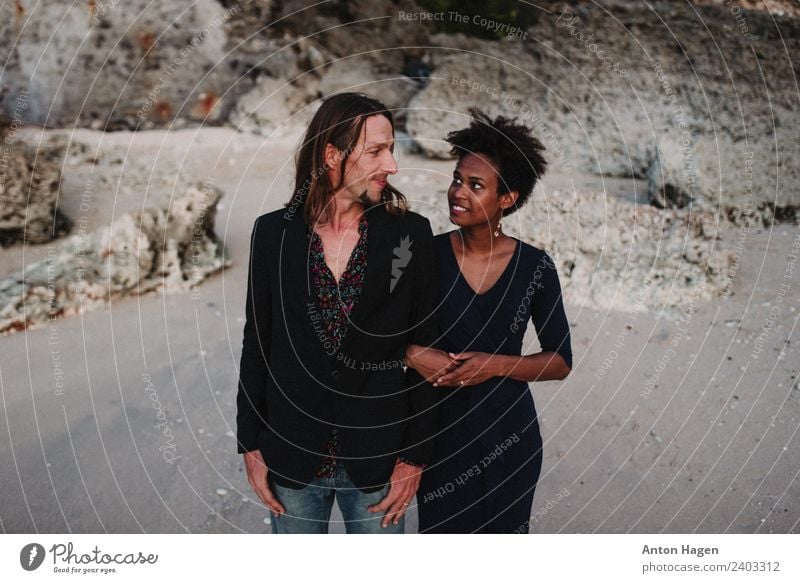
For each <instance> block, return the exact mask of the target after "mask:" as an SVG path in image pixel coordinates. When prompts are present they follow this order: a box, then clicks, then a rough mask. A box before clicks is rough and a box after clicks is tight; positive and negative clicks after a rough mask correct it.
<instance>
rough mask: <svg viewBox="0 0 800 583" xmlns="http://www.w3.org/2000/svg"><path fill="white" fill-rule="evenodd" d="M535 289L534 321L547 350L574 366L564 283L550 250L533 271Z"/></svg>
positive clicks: (541, 341)
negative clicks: (562, 283)
mask: <svg viewBox="0 0 800 583" xmlns="http://www.w3.org/2000/svg"><path fill="white" fill-rule="evenodd" d="M532 282H533V285H534V286H535V288H536V291H535V293H534V297H533V302H532V305H531V321H532V322H533V325H534V326H535V327H536V335H537V336H538V337H539V344H541V346H542V350H543V351H544V352H557V353H558V354H560V355H561V356H562V358H563V359H564V361H565V362H566V363H567V366H568V367H569V368H570V369H571V368H572V346H571V343H570V331H569V322H568V321H567V314H566V312H565V311H564V302H563V298H562V294H561V283H560V282H559V279H558V272H557V271H556V264H555V263H554V262H553V260H552V259H551V258H550V256H549V255H547V253H542V255H541V257H540V258H539V259H538V260H537V262H536V264H535V266H534V271H533V279H532Z"/></svg>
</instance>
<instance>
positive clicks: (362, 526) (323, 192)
mask: <svg viewBox="0 0 800 583" xmlns="http://www.w3.org/2000/svg"><path fill="white" fill-rule="evenodd" d="M393 149H394V124H393V120H392V115H391V113H390V112H389V111H387V110H386V107H385V106H383V105H382V104H381V103H379V102H377V101H375V100H373V99H371V98H369V97H366V96H364V95H361V94H355V93H344V94H339V95H335V96H332V97H330V98H328V99H327V100H325V101H324V102H323V103H322V105H321V106H320V108H319V110H318V111H317V113H316V114H315V116H314V118H313V120H312V121H311V124H310V125H309V128H308V130H307V132H306V134H305V138H304V141H303V144H302V146H301V148H300V151H299V152H298V156H297V173H296V179H295V188H294V193H293V196H292V198H291V200H290V201H289V202H288V203H287V205H286V207H287V208H286V209H281V210H278V211H275V212H271V213H267V214H265V215H262V216H260V217H258V219H257V220H256V222H255V225H254V227H253V232H252V238H251V254H250V272H249V277H248V289H247V304H246V323H245V326H244V339H243V342H242V358H241V371H240V379H239V392H238V396H237V405H238V414H237V425H238V436H237V437H238V451H239V453H243V454H244V462H245V466H246V468H247V477H248V480H249V482H250V485H251V486H252V488H253V489H254V490H255V492H256V493H257V494H258V496H259V498H260V499H261V500H262V502H264V504H265V505H266V506H267V507H268V508H269V509H270V511H271V514H272V524H273V532H277V533H284V532H286V533H289V532H293V533H294V532H304V533H308V532H327V528H328V520H329V518H330V513H331V508H332V505H333V500H334V498H335V499H336V500H337V501H338V503H339V507H340V509H341V511H342V515H343V517H344V520H345V526H346V529H347V532H349V533H355V532H403V526H404V517H405V512H406V510H407V509H408V507H409V505H410V504H411V502H412V500H413V498H414V495H415V493H416V491H417V488H418V486H419V482H420V476H421V472H422V469H423V467H424V464H425V463H427V462H428V461H429V460H430V459H431V457H432V453H433V443H432V438H433V435H434V432H435V415H434V401H435V397H434V393H433V389H432V388H431V386H430V385H429V384H428V383H427V382H425V381H424V379H422V377H420V376H419V375H417V374H416V373H415V372H414V371H413V370H412V369H408V371H404V360H403V358H404V355H405V349H406V346H407V345H410V344H419V345H423V346H430V345H431V344H433V343H434V341H435V340H436V336H437V328H436V322H435V317H434V309H435V293H436V286H435V280H434V279H433V277H434V274H435V266H434V258H433V251H432V232H431V227H430V223H429V222H428V220H427V219H425V218H423V217H422V216H420V215H417V214H415V213H413V212H410V211H408V210H407V204H406V200H405V198H404V196H403V195H402V194H401V193H400V192H398V191H397V190H396V189H394V188H393V187H392V186H390V185H389V184H388V181H387V180H388V177H389V176H390V175H393V174H395V173H396V172H397V164H396V162H395V160H394V157H393V154H392V153H393ZM443 368H444V367H443Z"/></svg>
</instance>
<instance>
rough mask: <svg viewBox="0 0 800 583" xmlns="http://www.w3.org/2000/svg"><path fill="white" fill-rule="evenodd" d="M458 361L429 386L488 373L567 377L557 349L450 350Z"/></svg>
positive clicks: (475, 380) (475, 379)
mask: <svg viewBox="0 0 800 583" xmlns="http://www.w3.org/2000/svg"><path fill="white" fill-rule="evenodd" d="M449 356H450V357H451V358H453V359H454V360H455V361H456V362H461V365H460V366H459V367H458V368H456V369H455V370H453V371H452V372H449V373H447V374H444V375H441V376H440V377H439V378H438V379H437V380H436V382H434V383H433V386H435V387H438V386H464V387H468V386H472V385H477V384H479V383H482V382H484V381H486V380H489V379H490V378H492V377H508V378H512V379H516V380H518V381H525V382H533V381H555V380H561V379H564V378H566V377H567V375H568V374H569V373H570V367H569V366H568V365H567V363H566V362H565V360H564V357H562V356H561V355H560V354H559V353H557V352H539V353H537V354H529V355H527V356H514V355H509V354H488V353H486V352H461V353H459V354H450V355H449Z"/></svg>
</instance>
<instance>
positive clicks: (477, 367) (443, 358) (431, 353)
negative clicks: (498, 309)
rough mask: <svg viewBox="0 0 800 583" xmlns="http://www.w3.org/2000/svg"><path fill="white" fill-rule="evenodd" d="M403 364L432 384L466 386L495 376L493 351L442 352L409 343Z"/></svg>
mask: <svg viewBox="0 0 800 583" xmlns="http://www.w3.org/2000/svg"><path fill="white" fill-rule="evenodd" d="M406 364H407V365H408V366H410V367H411V368H413V369H414V370H416V371H417V372H418V373H419V374H420V375H422V376H423V377H425V380H427V381H428V382H429V383H432V384H433V386H434V387H467V386H472V385H477V384H479V383H482V382H484V381H486V380H488V379H490V378H492V377H495V376H498V374H499V373H498V370H497V366H496V364H497V363H496V360H495V357H494V355H492V354H488V353H486V352H459V353H454V352H444V351H443V350H439V349H437V348H428V347H426V346H419V345H417V344H412V345H410V346H409V347H408V348H407V349H406Z"/></svg>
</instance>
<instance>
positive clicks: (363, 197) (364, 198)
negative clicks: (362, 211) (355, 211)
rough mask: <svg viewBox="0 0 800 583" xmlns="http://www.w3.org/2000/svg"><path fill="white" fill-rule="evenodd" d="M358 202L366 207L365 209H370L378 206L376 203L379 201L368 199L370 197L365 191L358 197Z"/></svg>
mask: <svg viewBox="0 0 800 583" xmlns="http://www.w3.org/2000/svg"><path fill="white" fill-rule="evenodd" d="M358 200H360V201H361V202H362V203H363V204H364V206H366V207H370V206H372V205H374V204H378V202H380V201H374V200H372V199H370V197H369V196H368V195H367V191H366V190H365V191H364V192H362V193H361V194H359V195H358Z"/></svg>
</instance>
